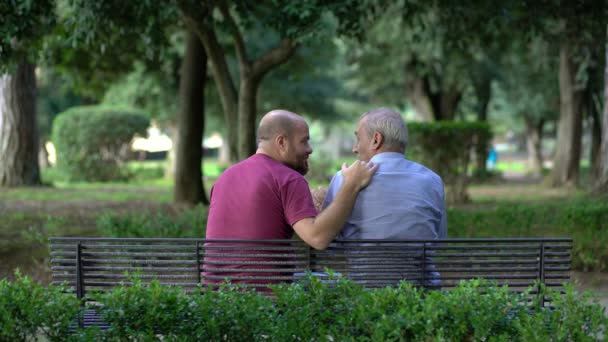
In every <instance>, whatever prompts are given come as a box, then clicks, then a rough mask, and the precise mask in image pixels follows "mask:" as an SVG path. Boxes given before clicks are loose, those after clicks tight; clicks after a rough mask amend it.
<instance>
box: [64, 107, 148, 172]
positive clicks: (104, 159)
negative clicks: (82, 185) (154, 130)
mask: <svg viewBox="0 0 608 342" xmlns="http://www.w3.org/2000/svg"><path fill="white" fill-rule="evenodd" d="M149 125H150V120H149V119H148V118H147V117H146V115H145V114H143V113H141V112H138V111H134V110H131V109H121V108H111V107H103V106H83V107H73V108H70V109H68V110H67V111H65V112H63V113H61V114H59V115H58V116H57V117H56V118H55V120H54V121H53V135H52V137H53V143H54V144H55V148H56V150H57V168H58V170H59V172H60V173H61V175H62V176H63V178H65V179H66V180H68V181H89V182H97V181H99V182H107V181H120V180H125V179H127V178H128V172H127V170H126V168H124V167H123V164H124V162H125V161H126V160H127V159H128V156H129V152H130V146H129V144H130V142H131V140H132V139H133V137H134V136H135V135H136V134H139V135H142V136H145V135H146V134H147V133H146V129H147V128H148V126H149Z"/></svg>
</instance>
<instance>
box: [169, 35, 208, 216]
mask: <svg viewBox="0 0 608 342" xmlns="http://www.w3.org/2000/svg"><path fill="white" fill-rule="evenodd" d="M206 78H207V55H206V54H205V49H204V47H203V45H202V44H201V41H200V40H199V38H198V36H197V35H196V34H194V33H192V32H189V33H188V39H187V42H186V52H185V55H184V60H183V62H182V70H181V79H180V84H179V93H180V110H179V116H178V120H177V134H176V137H177V142H176V147H175V187H174V191H173V201H174V202H176V203H185V204H191V205H194V204H197V203H204V204H206V205H208V204H209V200H208V199H207V195H206V194H205V189H204V186H203V175H202V171H201V166H202V165H201V164H202V157H203V154H202V141H203V132H204V130H205V97H204V90H205V81H206Z"/></svg>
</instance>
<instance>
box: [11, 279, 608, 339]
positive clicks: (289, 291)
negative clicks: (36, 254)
mask: <svg viewBox="0 0 608 342" xmlns="http://www.w3.org/2000/svg"><path fill="white" fill-rule="evenodd" d="M131 283H132V285H131V286H129V287H126V286H121V287H118V288H116V289H115V290H114V291H112V292H107V293H103V294H98V295H97V296H96V299H97V300H98V301H99V302H100V303H102V304H103V306H101V307H99V306H95V307H96V308H98V309H99V310H100V312H101V314H102V315H103V317H104V320H105V321H106V322H107V323H109V324H110V328H109V329H108V330H106V331H100V330H99V329H98V328H94V327H91V328H87V329H80V330H77V331H76V335H75V336H71V337H70V338H72V339H77V340H96V341H98V340H112V341H113V340H121V341H122V340H136V341H152V340H163V341H208V340H211V341H285V340H297V341H318V340H322V341H335V340H340V341H355V340H357V341H401V340H408V341H548V340H553V341H594V340H598V341H599V340H601V338H602V336H605V335H606V333H608V331H607V329H608V317H607V316H606V313H605V309H603V308H602V307H601V305H599V304H598V303H597V300H596V299H595V298H593V296H592V295H591V294H590V293H585V294H584V295H582V296H581V295H579V294H577V293H576V292H575V291H574V290H573V289H572V288H571V287H568V288H567V290H566V292H565V294H563V295H560V294H558V293H556V292H553V291H550V290H545V291H546V292H545V293H544V294H545V295H546V296H550V297H552V298H553V300H554V307H553V308H537V309H536V310H535V311H534V313H533V314H532V315H530V314H529V313H530V308H531V307H530V306H529V305H528V304H526V301H525V300H524V296H525V295H526V294H516V293H513V292H510V291H509V289H508V288H506V287H495V286H493V285H492V284H489V283H486V282H483V281H479V280H472V281H467V282H463V283H462V284H461V285H460V286H459V287H457V288H455V289H454V290H452V291H427V292H425V291H422V290H420V289H416V288H413V287H411V286H410V285H408V284H405V283H402V284H401V285H400V286H399V287H398V288H384V289H374V290H366V289H364V288H362V287H361V286H359V285H357V284H354V283H352V282H350V281H347V280H343V279H340V278H338V279H337V280H336V281H335V284H334V285H333V287H331V288H330V287H328V286H327V284H325V283H322V282H321V281H320V280H319V279H317V278H312V277H309V278H308V279H307V280H305V281H304V282H302V283H298V284H289V285H287V284H283V285H277V286H275V288H274V295H275V298H274V299H271V298H269V297H265V296H263V295H260V294H258V293H255V292H250V291H245V290H244V289H241V288H238V287H232V286H225V287H223V288H222V289H221V290H220V291H207V292H203V293H202V294H201V295H186V294H185V293H184V292H183V291H182V290H181V289H179V288H173V287H167V286H161V285H160V284H159V283H158V282H156V281H152V282H151V283H150V284H144V283H143V282H142V281H140V280H138V279H137V278H132V279H131ZM6 287H10V288H16V291H17V292H18V293H21V294H22V295H18V296H2V299H3V302H2V303H3V306H0V310H4V311H3V312H2V313H3V315H1V316H0V320H2V322H6V321H8V322H19V327H25V328H16V329H2V333H3V334H4V335H2V336H1V337H2V338H3V339H4V340H24V339H35V338H36V337H39V336H40V332H42V331H46V330H45V329H48V328H49V327H55V328H54V329H55V330H54V331H58V332H60V333H57V334H55V335H53V337H51V338H50V339H51V340H61V339H66V338H67V327H68V320H67V319H65V318H66V317H74V318H75V317H77V316H76V312H77V311H78V309H79V308H80V307H79V303H78V302H77V301H75V300H72V301H69V298H72V299H73V298H74V296H73V295H65V294H61V293H59V290H58V289H55V288H41V287H37V289H38V290H37V291H38V292H39V293H43V294H44V295H43V296H39V295H38V296H32V297H31V298H30V297H28V296H25V295H23V294H24V293H26V292H29V291H30V290H32V289H33V287H32V283H31V282H29V281H25V280H23V279H21V280H19V282H18V283H16V284H14V285H12V284H10V283H7V282H0V290H1V291H5V290H4V288H6ZM3 293H4V292H3ZM49 302H52V303H61V304H62V305H52V306H51V307H52V308H53V310H46V311H44V310H43V311H35V310H38V309H39V308H45V307H46V306H48V304H47V303H49ZM533 305H534V304H533ZM11 306H19V307H24V308H28V310H30V311H31V312H37V313H38V314H37V315H25V316H17V315H16V314H15V312H16V311H15V310H7V309H6V307H9V308H10V307H11ZM54 315H58V316H57V317H62V319H61V320H60V321H59V324H56V323H55V322H56V321H57V319H55V318H53V316H54ZM32 327H34V328H32ZM36 327H37V328H38V329H36Z"/></svg>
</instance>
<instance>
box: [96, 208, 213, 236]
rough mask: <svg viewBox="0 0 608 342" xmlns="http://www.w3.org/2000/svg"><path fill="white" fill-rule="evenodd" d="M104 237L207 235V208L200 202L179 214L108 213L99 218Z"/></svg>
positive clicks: (97, 221)
mask: <svg viewBox="0 0 608 342" xmlns="http://www.w3.org/2000/svg"><path fill="white" fill-rule="evenodd" d="M96 226H97V230H98V232H99V235H100V236H105V237H117V238H159V237H166V238H203V237H204V236H205V230H206V227H207V208H206V207H204V206H202V205H199V206H196V207H194V208H188V209H184V210H183V211H181V212H180V213H178V214H176V215H169V214H166V213H163V212H157V213H152V212H150V211H148V210H144V211H142V212H140V213H125V214H121V213H111V212H110V213H104V214H101V215H100V216H99V217H98V218H97V220H96Z"/></svg>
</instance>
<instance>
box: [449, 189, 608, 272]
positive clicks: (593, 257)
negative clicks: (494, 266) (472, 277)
mask: <svg viewBox="0 0 608 342" xmlns="http://www.w3.org/2000/svg"><path fill="white" fill-rule="evenodd" d="M448 236H449V237H451V238H476V237H571V238H572V239H573V240H574V247H573V250H572V263H573V268H574V269H575V270H583V271H590V270H594V271H606V270H608V249H607V248H606V246H607V245H608V202H607V201H605V200H604V201H601V200H598V199H594V198H590V199H579V200H573V201H569V202H544V203H538V202H534V203H525V204H523V203H510V204H499V205H496V206H494V207H485V208H479V209H470V210H469V209H456V208H451V209H449V210H448Z"/></svg>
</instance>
